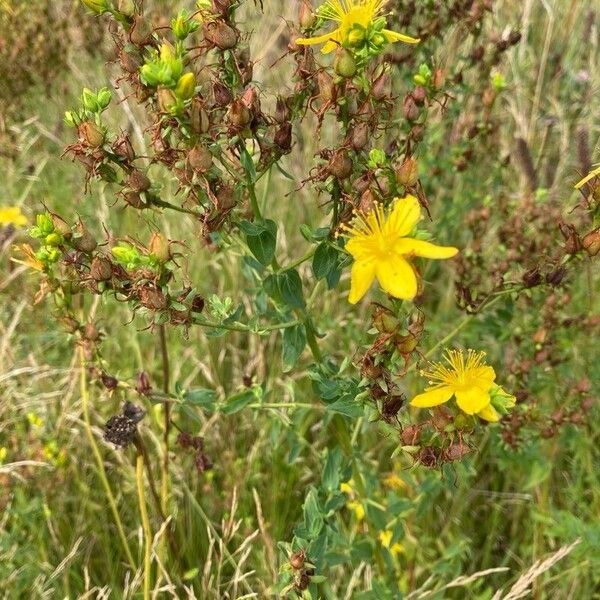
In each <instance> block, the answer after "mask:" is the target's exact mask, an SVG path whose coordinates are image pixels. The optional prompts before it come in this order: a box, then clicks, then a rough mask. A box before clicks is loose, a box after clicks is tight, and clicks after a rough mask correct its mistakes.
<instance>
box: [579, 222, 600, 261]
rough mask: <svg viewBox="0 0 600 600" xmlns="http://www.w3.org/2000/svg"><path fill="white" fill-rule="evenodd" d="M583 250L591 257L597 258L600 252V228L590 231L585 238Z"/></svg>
mask: <svg viewBox="0 0 600 600" xmlns="http://www.w3.org/2000/svg"><path fill="white" fill-rule="evenodd" d="M583 248H584V250H585V251H586V252H587V253H588V254H589V255H590V256H596V255H597V254H598V252H600V228H598V229H594V230H593V231H590V232H589V233H588V234H587V235H586V236H585V237H584V238H583Z"/></svg>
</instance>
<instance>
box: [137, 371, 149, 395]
mask: <svg viewBox="0 0 600 600" xmlns="http://www.w3.org/2000/svg"><path fill="white" fill-rule="evenodd" d="M135 389H136V391H137V393H138V394H141V395H143V396H146V395H148V394H149V393H150V392H151V391H152V385H151V383H150V377H148V373H146V372H145V371H140V373H138V376H137V383H136V386H135Z"/></svg>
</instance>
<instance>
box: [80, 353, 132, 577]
mask: <svg viewBox="0 0 600 600" xmlns="http://www.w3.org/2000/svg"><path fill="white" fill-rule="evenodd" d="M79 355H80V369H81V374H80V388H81V406H82V411H83V421H84V424H85V433H86V435H87V438H88V440H89V443H90V446H91V447H92V451H93V453H94V458H95V459H96V465H97V467H98V476H99V477H100V481H101V482H102V486H103V487H104V492H105V493H106V497H107V499H108V503H109V505H110V508H111V510H112V513H113V518H114V520H115V525H116V526H117V531H118V532H119V538H120V539H121V544H122V545H123V549H124V550H125V554H126V556H127V561H128V562H129V566H130V567H131V568H132V569H133V570H134V571H135V570H136V566H135V561H134V560H133V554H132V553H131V549H130V548H129V544H128V542H127V537H126V536H125V530H124V529H123V523H122V522H121V517H120V515H119V510H118V508H117V502H116V500H115V497H114V495H113V493H112V490H111V488H110V483H109V482H108V478H107V477H106V471H105V470H104V462H103V460H102V455H101V454H100V450H99V448H98V445H97V444H96V440H95V438H94V433H93V432H92V425H91V421H90V413H89V400H90V398H89V388H88V385H87V377H86V372H85V360H84V356H83V347H81V348H80V351H79Z"/></svg>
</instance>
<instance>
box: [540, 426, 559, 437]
mask: <svg viewBox="0 0 600 600" xmlns="http://www.w3.org/2000/svg"><path fill="white" fill-rule="evenodd" d="M540 435H541V436H542V437H543V438H544V439H545V440H549V439H550V438H553V437H554V436H555V435H556V427H553V426H550V427H545V428H544V429H542V431H541V432H540Z"/></svg>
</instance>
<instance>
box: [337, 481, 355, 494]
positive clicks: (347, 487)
mask: <svg viewBox="0 0 600 600" xmlns="http://www.w3.org/2000/svg"><path fill="white" fill-rule="evenodd" d="M340 491H341V492H344V494H348V496H353V495H354V490H353V489H352V485H351V482H344V483H341V484H340Z"/></svg>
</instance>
